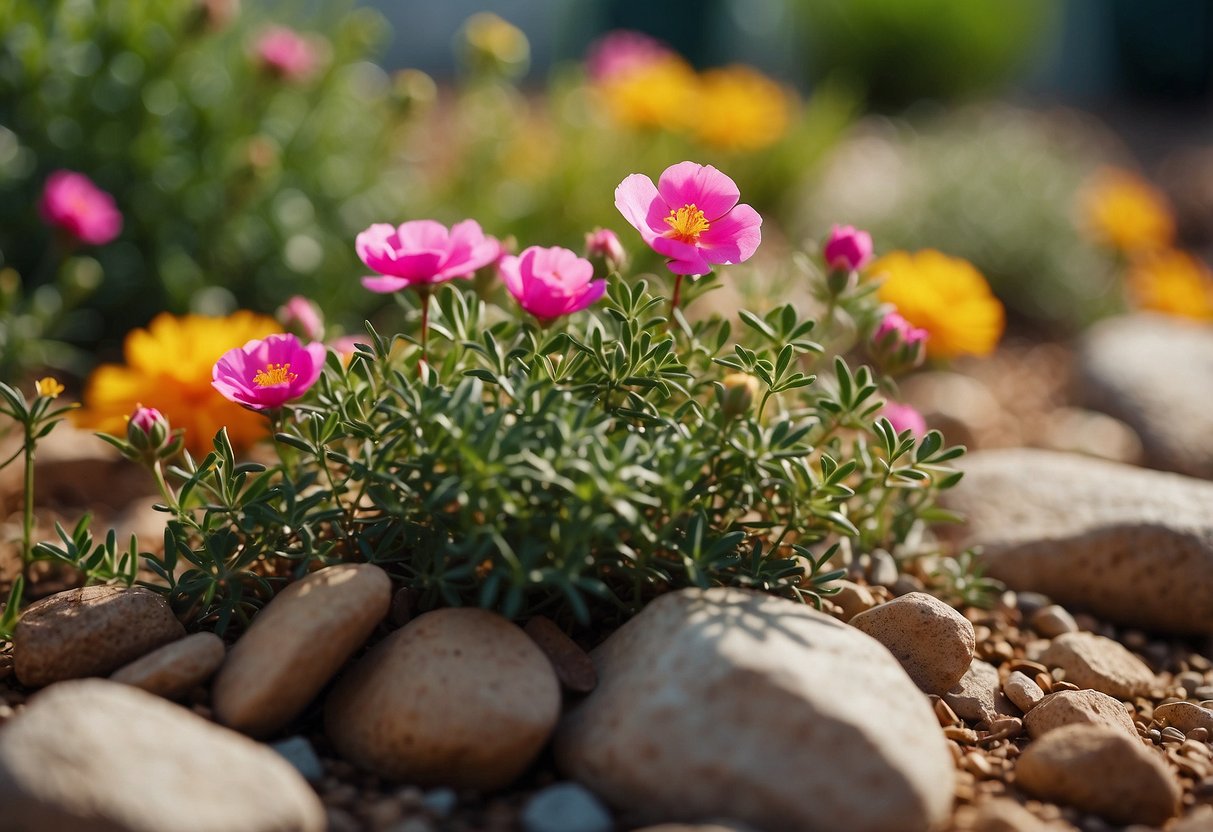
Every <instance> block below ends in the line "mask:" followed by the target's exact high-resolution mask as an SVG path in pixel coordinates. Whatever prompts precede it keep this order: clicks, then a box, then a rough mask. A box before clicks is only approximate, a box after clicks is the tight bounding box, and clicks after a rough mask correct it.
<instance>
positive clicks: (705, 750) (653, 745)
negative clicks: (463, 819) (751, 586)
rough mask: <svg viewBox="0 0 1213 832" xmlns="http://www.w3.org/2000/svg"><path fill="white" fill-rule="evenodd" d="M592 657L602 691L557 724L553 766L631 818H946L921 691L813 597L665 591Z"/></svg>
mask: <svg viewBox="0 0 1213 832" xmlns="http://www.w3.org/2000/svg"><path fill="white" fill-rule="evenodd" d="M591 655H592V656H593V658H594V663H595V665H596V666H597V668H598V687H597V688H596V689H595V690H594V692H593V693H591V694H590V695H589V696H588V697H586V698H585V699H584V700H583V701H582V702H581V703H579V704H578V705H577V706H576V707H575V708H574V709H573V710H572V711H571V712H570V713H569V714H567V715H566V717H565V719H564V720H563V721H562V723H561V727H560V729H559V731H558V732H557V736H556V741H555V746H554V750H555V755H556V762H557V765H558V766H559V767H560V769H561V770H562V772H564V774H565V775H566V776H569V777H571V778H573V779H575V780H577V781H578V782H580V783H582V784H584V785H585V786H587V787H588V788H590V789H591V790H592V791H593V792H594V793H595V794H597V795H599V796H600V797H602V798H604V799H605V800H606V801H607V802H608V803H611V804H613V805H615V806H617V807H621V808H626V810H627V811H628V813H629V817H634V820H635V822H637V823H639V822H647V823H661V822H671V821H674V820H679V821H684V822H685V821H698V822H708V821H713V820H715V819H718V818H722V817H724V818H730V819H734V820H737V821H740V822H742V823H748V824H751V825H753V826H754V827H756V828H758V829H763V830H766V832H785V831H787V832H791V830H797V832H815V830H839V829H846V830H849V832H877V830H879V831H880V832H902V831H903V830H924V829H929V828H933V827H935V826H938V825H941V824H942V823H943V821H944V820H945V819H946V818H947V817H948V815H949V813H950V810H951V805H952V796H953V789H954V783H955V779H954V778H955V772H954V768H953V764H952V759H951V755H950V753H949V752H948V750H947V746H946V743H945V741H944V740H943V736H942V733H941V731H940V729H939V723H938V721H937V720H936V718H935V715H934V713H933V712H932V709H931V708H930V706H929V705H928V703H927V699H926V697H924V696H923V695H922V693H921V692H920V691H919V690H918V688H917V687H915V685H914V684H913V682H911V680H910V679H909V677H908V676H907V675H906V673H905V671H904V670H903V669H902V667H901V665H900V664H898V663H897V661H896V660H895V659H894V658H893V657H892V656H891V655H890V654H889V652H888V651H887V650H886V649H885V648H884V647H882V646H881V645H880V644H879V643H878V642H876V641H875V640H874V639H872V638H870V637H868V636H866V635H865V634H864V633H862V632H861V631H859V630H857V629H855V628H854V627H850V626H847V625H845V624H842V623H841V622H839V621H837V620H836V619H834V618H831V617H830V616H827V615H824V614H822V613H818V612H817V611H816V610H813V609H812V608H811V607H809V606H807V605H803V604H797V603H794V602H791V601H787V600H784V599H781V598H776V597H773V596H771V595H768V594H765V593H761V592H751V591H745V590H738V589H727V588H715V589H709V590H681V591H677V592H671V593H668V594H666V595H663V596H661V597H660V598H658V599H657V600H656V601H654V602H652V603H651V604H649V605H648V606H647V607H646V608H645V609H644V610H643V611H641V613H640V614H639V615H637V616H636V617H635V618H633V619H632V620H631V621H629V622H628V623H627V624H625V625H624V626H623V627H621V628H620V629H619V630H617V631H616V632H615V633H613V634H612V635H611V636H610V637H609V638H608V639H607V640H606V641H605V642H604V643H603V644H602V645H600V646H599V647H598V648H597V649H596V650H594V651H593V652H592V653H591Z"/></svg>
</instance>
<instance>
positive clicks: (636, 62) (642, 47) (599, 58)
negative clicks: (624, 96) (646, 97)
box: [585, 29, 674, 83]
mask: <svg viewBox="0 0 1213 832" xmlns="http://www.w3.org/2000/svg"><path fill="white" fill-rule="evenodd" d="M672 54H674V53H673V51H672V50H671V49H670V48H669V47H668V46H666V45H665V44H664V43H662V42H661V41H659V40H657V39H656V38H651V37H649V36H648V35H646V34H644V33H643V32H635V31H632V30H630V29H616V30H615V31H613V32H608V33H607V34H605V35H603V36H602V37H601V38H599V39H598V40H596V41H594V43H592V44H590V48H589V51H588V52H587V54H586V59H585V69H586V74H587V75H589V76H590V80H591V81H595V82H599V83H600V82H602V81H606V80H608V79H610V78H614V77H616V76H619V75H624V74H626V73H629V72H633V71H635V70H637V69H643V68H644V67H646V66H648V65H649V64H651V63H653V62H654V61H658V60H661V59H662V58H665V57H667V56H669V55H672Z"/></svg>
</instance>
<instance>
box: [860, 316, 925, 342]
mask: <svg viewBox="0 0 1213 832" xmlns="http://www.w3.org/2000/svg"><path fill="white" fill-rule="evenodd" d="M929 334H930V333H928V332H927V331H926V330H925V329H921V328H919V327H916V326H914V325H913V324H911V323H910V322H909V321H907V320H906V319H905V318H903V317H901V315H899V314H897V313H896V312H890V313H889V314H887V315H885V316H884V320H882V321H881V322H880V326H878V327H876V333H875V334H874V335H873V336H872V340H873V341H876V342H877V343H880V342H883V341H884V340H885V339H886V338H893V339H895V340H896V341H897V342H900V343H902V344H909V345H914V344H921V343H923V342H925V341H926V340H927V336H928V335H929Z"/></svg>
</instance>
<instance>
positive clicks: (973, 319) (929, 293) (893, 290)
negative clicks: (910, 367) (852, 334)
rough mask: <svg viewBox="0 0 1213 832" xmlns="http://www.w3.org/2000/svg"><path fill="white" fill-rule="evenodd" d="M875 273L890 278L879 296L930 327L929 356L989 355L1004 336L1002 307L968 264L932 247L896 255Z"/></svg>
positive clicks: (881, 261)
mask: <svg viewBox="0 0 1213 832" xmlns="http://www.w3.org/2000/svg"><path fill="white" fill-rule="evenodd" d="M869 273H870V274H872V275H875V276H877V277H884V282H883V283H882V284H881V286H880V292H879V296H880V299H881V300H882V301H884V302H885V303H891V304H893V306H895V307H897V311H898V313H900V314H901V316H902V317H903V318H905V319H906V320H907V321H909V322H910V323H911V324H912V325H913V326H916V327H921V328H922V329H925V330H926V331H927V333H928V334H929V337H928V338H927V355H928V356H930V357H932V358H954V357H956V356H958V355H966V354H967V355H988V354H989V353H991V352H993V351H994V347H996V346H998V339H999V338H1001V337H1002V330H1003V326H1004V314H1003V309H1002V304H1001V303H1000V302H999V300H998V298H996V297H994V294H993V293H992V292H991V291H990V285H989V284H988V283H986V279H985V278H984V277H982V275H981V272H979V271H977V269H975V268H974V267H973V264H972V263H970V262H968V261H967V260H961V259H960V258H957V257H948V256H947V255H946V254H943V253H941V252H938V251H935V250H933V249H926V250H924V251H918V252H908V251H894V252H890V253H889V254H886V255H885V256H884V257H882V258H880V259H879V260H877V261H876V262H875V263H873V264H872V266H871V268H870V272H869Z"/></svg>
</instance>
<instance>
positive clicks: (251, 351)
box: [211, 335, 326, 410]
mask: <svg viewBox="0 0 1213 832" xmlns="http://www.w3.org/2000/svg"><path fill="white" fill-rule="evenodd" d="M325 353H326V351H325V346H324V344H320V343H311V344H308V345H307V346H304V345H303V344H300V343H299V339H298V338H296V337H295V336H294V335H268V336H266V337H265V338H264V339H259V338H254V339H253V340H252V341H249V342H248V343H247V344H245V345H244V346H243V347H236V348H235V349H230V350H228V351H227V352H225V353H224V354H223V355H222V356H221V357H220V359H219V360H218V361H216V362H215V366H214V368H213V369H212V370H211V386H213V387H214V388H215V389H216V390H218V391H219V392H220V393H222V394H223V395H224V397H225V398H227V399H229V400H230V401H233V402H235V403H236V404H241V405H244V406H245V407H247V408H249V409H250V410H265V409H267V408H271V407H279V406H281V405H282V404H283V403H285V402H287V401H290V400H291V399H297V398H299V397H300V396H302V395H303V394H304V393H306V392H307V390H308V388H310V387H311V386H312V385H313V384H315V383H316V379H318V378H320V371H321V370H322V369H323V368H324V357H325Z"/></svg>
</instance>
